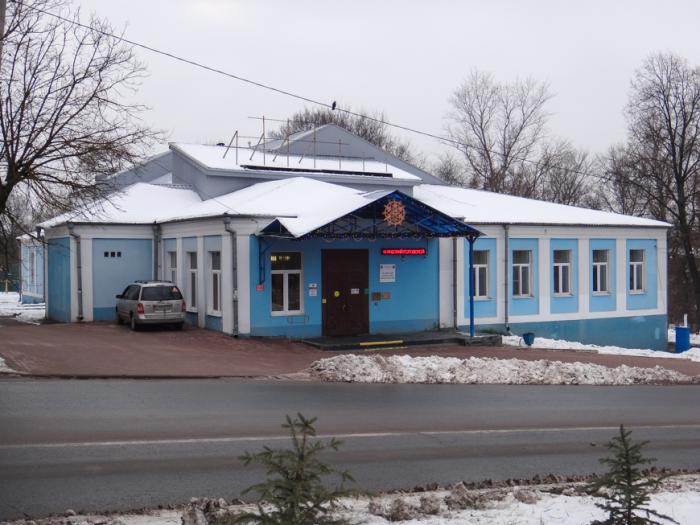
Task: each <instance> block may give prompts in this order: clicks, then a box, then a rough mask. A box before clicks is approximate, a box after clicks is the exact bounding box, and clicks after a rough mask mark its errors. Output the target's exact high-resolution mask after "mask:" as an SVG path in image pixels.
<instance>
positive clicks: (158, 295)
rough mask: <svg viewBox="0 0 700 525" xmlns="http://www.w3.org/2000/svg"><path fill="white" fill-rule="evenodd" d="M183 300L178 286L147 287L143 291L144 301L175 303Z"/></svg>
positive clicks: (142, 297) (142, 298)
mask: <svg viewBox="0 0 700 525" xmlns="http://www.w3.org/2000/svg"><path fill="white" fill-rule="evenodd" d="M176 299H182V294H180V290H178V289H177V286H145V287H144V288H143V290H142V291H141V300H142V301H174V300H176Z"/></svg>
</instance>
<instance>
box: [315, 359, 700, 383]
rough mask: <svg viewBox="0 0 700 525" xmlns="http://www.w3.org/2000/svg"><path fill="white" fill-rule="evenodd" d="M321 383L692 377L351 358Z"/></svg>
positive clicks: (658, 371)
mask: <svg viewBox="0 0 700 525" xmlns="http://www.w3.org/2000/svg"><path fill="white" fill-rule="evenodd" d="M309 372H310V374H311V375H312V376H313V377H315V378H317V379H320V380H322V381H346V382H357V383H468V384H506V385H631V384H640V383H652V384H653V383H688V382H692V381H693V378H691V377H689V376H687V375H684V374H681V373H679V372H676V371H675V370H668V369H666V368H662V367H660V366H655V367H654V368H640V367H632V366H627V365H621V366H618V367H615V368H610V367H606V366H602V365H597V364H593V363H579V362H575V363H564V362H560V361H545V360H537V361H525V360H522V359H495V358H479V357H470V358H468V359H459V358H457V357H438V356H428V357H412V356H408V355H393V356H386V357H384V356H382V355H354V354H346V355H339V356H335V357H330V358H325V359H320V360H318V361H315V362H314V363H312V364H311V366H310V367H309Z"/></svg>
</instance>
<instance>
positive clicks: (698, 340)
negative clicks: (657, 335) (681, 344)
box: [668, 325, 700, 346]
mask: <svg viewBox="0 0 700 525" xmlns="http://www.w3.org/2000/svg"><path fill="white" fill-rule="evenodd" d="M668 342H669V343H675V342H676V329H675V327H674V326H673V325H671V327H670V328H669V329H668ZM690 344H691V345H695V346H700V334H690Z"/></svg>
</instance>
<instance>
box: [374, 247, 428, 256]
mask: <svg viewBox="0 0 700 525" xmlns="http://www.w3.org/2000/svg"><path fill="white" fill-rule="evenodd" d="M427 253H428V250H426V249H425V248H382V255H427Z"/></svg>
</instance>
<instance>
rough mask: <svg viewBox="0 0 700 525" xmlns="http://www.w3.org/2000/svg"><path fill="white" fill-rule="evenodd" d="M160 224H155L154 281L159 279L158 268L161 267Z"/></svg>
mask: <svg viewBox="0 0 700 525" xmlns="http://www.w3.org/2000/svg"><path fill="white" fill-rule="evenodd" d="M159 252H160V224H156V223H155V222H154V223H153V279H156V280H157V279H158V278H159V275H158V267H159V266H160V257H159Z"/></svg>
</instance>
